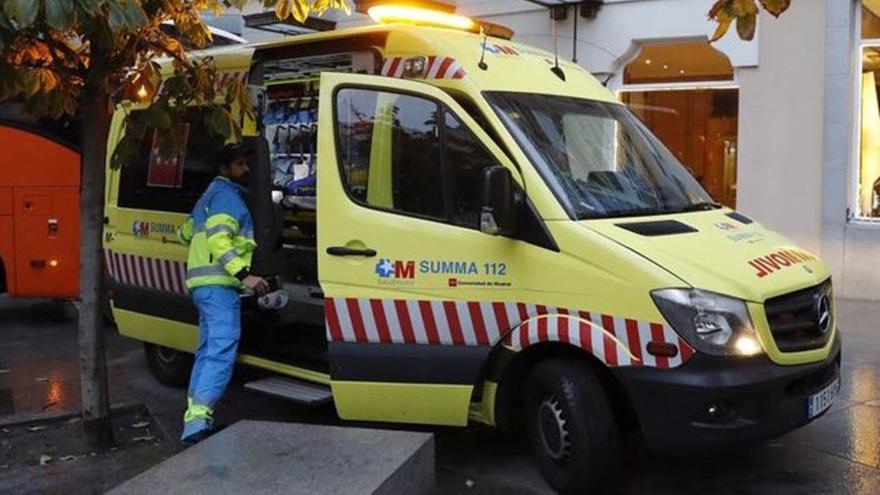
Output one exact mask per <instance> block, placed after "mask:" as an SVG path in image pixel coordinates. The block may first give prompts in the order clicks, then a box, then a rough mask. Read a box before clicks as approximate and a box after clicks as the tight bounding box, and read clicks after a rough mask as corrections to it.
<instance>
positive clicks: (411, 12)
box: [367, 5, 476, 30]
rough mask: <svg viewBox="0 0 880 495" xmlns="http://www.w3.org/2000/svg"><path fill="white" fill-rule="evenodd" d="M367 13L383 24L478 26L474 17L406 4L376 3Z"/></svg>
mask: <svg viewBox="0 0 880 495" xmlns="http://www.w3.org/2000/svg"><path fill="white" fill-rule="evenodd" d="M367 14H368V15H369V16H370V17H372V18H373V20H374V21H376V22H378V23H381V24H387V23H391V22H406V23H412V24H422V25H431V26H439V27H449V28H455V29H464V30H473V29H474V28H475V26H476V23H475V22H474V21H473V19H471V18H469V17H465V16H463V15H457V14H449V13H446V12H440V11H437V10H431V9H423V8H419V7H410V6H405V5H374V6H372V7H370V8H369V9H368V10H367Z"/></svg>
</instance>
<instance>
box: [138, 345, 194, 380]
mask: <svg viewBox="0 0 880 495" xmlns="http://www.w3.org/2000/svg"><path fill="white" fill-rule="evenodd" d="M144 354H145V355H146V357H147V365H148V366H149V367H150V372H151V373H153V376H154V377H156V380H159V383H162V384H164V385H171V386H172V387H185V386H187V385H188V384H189V375H190V373H191V372H192V366H193V356H192V354H187V353H185V352H181V351H177V350H174V349H170V348H168V347H163V346H161V345H156V344H150V343H148V342H144Z"/></svg>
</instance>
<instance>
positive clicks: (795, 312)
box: [764, 280, 834, 352]
mask: <svg viewBox="0 0 880 495" xmlns="http://www.w3.org/2000/svg"><path fill="white" fill-rule="evenodd" d="M823 297H825V298H826V300H825V302H826V303H827V305H826V306H824V307H823V305H822V301H821V299H822V298H823ZM831 301H832V296H831V281H830V280H828V281H826V282H824V283H821V284H819V285H816V286H813V287H809V288H807V289H802V290H799V291H796V292H791V293H788V294H785V295H782V296H778V297H774V298H772V299H768V300H767V302H765V303H764V310H765V312H766V313H767V322H768V323H769V324H770V333H772V334H773V339H774V340H775V341H776V347H778V348H779V350H780V351H782V352H800V351H808V350H811V349H818V348H820V347H822V346H824V345H825V344H827V343H828V339H829V337H830V336H831V328H833V326H834V321H833V319H834V318H833V309H832V308H833V306H832V305H831V304H830V303H831ZM826 310H827V313H826V314H824V315H823V314H821V313H823V312H825V311H826ZM823 323H824V325H823Z"/></svg>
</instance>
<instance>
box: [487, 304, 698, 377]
mask: <svg viewBox="0 0 880 495" xmlns="http://www.w3.org/2000/svg"><path fill="white" fill-rule="evenodd" d="M541 342H562V343H566V344H571V345H574V346H576V347H580V348H581V349H584V350H585V351H587V352H589V353H591V354H592V355H593V356H595V357H596V358H597V359H599V360H600V361H602V362H603V363H605V364H606V365H608V366H652V367H656V368H675V367H676V366H680V365H681V364H682V363H685V362H687V361H688V360H689V359H690V358H691V356H693V354H694V350H693V348H692V347H691V346H690V345H688V343H687V342H685V341H684V339H682V338H681V337H679V336H678V334H676V333H675V331H674V330H673V329H672V328H671V327H670V326H669V325H665V324H662V323H650V322H645V321H638V320H633V319H630V318H619V317H614V316H611V315H604V314H597V313H589V312H586V311H575V310H570V311H567V310H565V309H563V308H557V312H556V313H555V314H546V315H539V316H537V317H533V318H532V319H530V320H528V321H524V322H523V323H522V324H521V325H520V326H519V327H517V328H516V329H515V330H514V331H513V332H511V333H510V334H509V335H507V336H506V337H505V339H504V345H506V346H508V347H510V348H511V349H514V350H517V351H519V350H522V349H525V348H527V347H529V346H532V345H535V344H539V343H541ZM650 342H655V343H658V344H672V345H674V346H675V347H676V348H677V349H678V352H677V353H676V355H675V356H671V357H665V356H655V355H653V354H650V353H649V352H648V349H647V348H648V344H649V343H650Z"/></svg>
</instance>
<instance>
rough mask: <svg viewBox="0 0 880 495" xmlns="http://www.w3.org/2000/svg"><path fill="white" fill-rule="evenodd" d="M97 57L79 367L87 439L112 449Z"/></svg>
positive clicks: (103, 141) (85, 150)
mask: <svg viewBox="0 0 880 495" xmlns="http://www.w3.org/2000/svg"><path fill="white" fill-rule="evenodd" d="M93 48H94V47H93ZM93 53H94V50H93ZM97 58H99V57H93V59H92V60H93V61H92V64H93V65H92V68H91V70H90V72H91V73H92V77H91V78H90V79H89V80H88V81H87V82H86V85H85V87H84V88H83V95H82V101H81V106H80V109H81V116H82V127H81V131H80V132H81V140H80V142H81V145H82V150H81V151H82V166H81V172H82V178H81V186H80V200H79V207H80V224H81V227H80V266H79V302H80V307H79V365H80V386H81V394H82V424H83V431H84V433H85V436H86V440H87V441H88V443H89V445H91V446H92V447H107V446H109V445H111V444H112V443H113V425H112V423H111V421H110V399H109V391H108V386H107V355H106V354H107V353H106V345H105V332H104V329H103V324H102V323H103V322H102V318H101V317H102V312H101V309H102V300H103V297H104V273H103V256H102V237H103V232H104V177H105V175H106V174H105V165H104V164H105V157H106V151H107V134H108V132H109V123H110V110H109V104H110V100H109V97H108V96H107V91H106V87H105V85H104V83H103V75H104V74H103V71H102V68H101V64H100V63H99V61H98V60H96V59H97Z"/></svg>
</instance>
